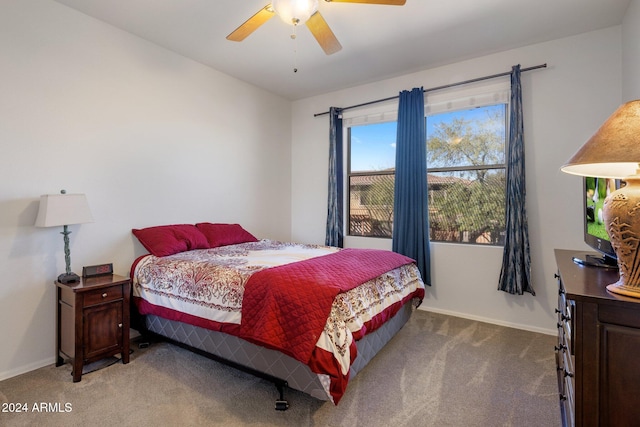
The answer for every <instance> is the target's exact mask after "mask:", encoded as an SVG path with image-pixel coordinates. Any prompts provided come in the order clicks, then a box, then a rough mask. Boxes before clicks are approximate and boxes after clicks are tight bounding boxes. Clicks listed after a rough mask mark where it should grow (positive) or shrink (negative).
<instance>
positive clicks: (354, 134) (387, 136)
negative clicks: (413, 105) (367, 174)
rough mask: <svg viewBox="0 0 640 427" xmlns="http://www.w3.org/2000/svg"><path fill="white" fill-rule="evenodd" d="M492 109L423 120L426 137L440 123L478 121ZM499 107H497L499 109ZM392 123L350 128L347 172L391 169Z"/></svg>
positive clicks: (472, 110)
mask: <svg viewBox="0 0 640 427" xmlns="http://www.w3.org/2000/svg"><path fill="white" fill-rule="evenodd" d="M491 108H496V106H489V107H479V108H473V109H470V110H459V111H453V112H450V113H442V114H436V115H433V116H429V117H428V118H427V138H429V135H432V134H433V132H434V129H435V126H437V125H438V124H440V123H450V122H451V121H452V120H453V119H455V118H456V117H460V116H463V117H465V118H466V119H471V120H473V119H478V118H483V117H486V114H487V110H488V109H491ZM498 108H502V105H501V104H500V107H498ZM396 131H397V126H396V122H385V123H374V124H367V125H359V126H353V127H351V171H352V172H364V171H372V170H383V169H389V168H393V167H394V165H395V156H396Z"/></svg>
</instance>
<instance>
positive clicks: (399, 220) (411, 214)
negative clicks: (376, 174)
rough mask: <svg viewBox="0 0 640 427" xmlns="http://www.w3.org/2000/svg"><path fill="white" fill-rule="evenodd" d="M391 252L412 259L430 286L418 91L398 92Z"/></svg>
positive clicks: (421, 94)
mask: <svg viewBox="0 0 640 427" xmlns="http://www.w3.org/2000/svg"><path fill="white" fill-rule="evenodd" d="M392 249H393V251H394V252H398V253H401V254H403V255H406V256H408V257H411V258H413V259H415V260H416V262H417V264H418V269H419V270H420V273H421V274H422V279H423V281H424V283H425V284H427V285H429V286H431V262H430V251H429V211H428V210H427V134H426V124H425V116H424V91H423V89H422V88H414V89H412V90H411V91H410V92H409V91H402V92H400V101H399V105H398V133H397V139H396V180H395V193H394V207H393V241H392Z"/></svg>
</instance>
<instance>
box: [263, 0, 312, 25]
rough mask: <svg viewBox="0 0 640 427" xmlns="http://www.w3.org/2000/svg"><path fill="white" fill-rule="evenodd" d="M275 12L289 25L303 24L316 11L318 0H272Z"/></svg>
mask: <svg viewBox="0 0 640 427" xmlns="http://www.w3.org/2000/svg"><path fill="white" fill-rule="evenodd" d="M271 5H272V6H273V9H274V10H275V11H276V14H277V15H278V16H279V17H280V19H282V20H283V21H284V22H286V23H287V24H290V25H298V24H304V23H305V22H307V20H308V19H309V18H310V17H311V15H313V14H314V13H316V12H317V11H318V0H273V1H272V2H271Z"/></svg>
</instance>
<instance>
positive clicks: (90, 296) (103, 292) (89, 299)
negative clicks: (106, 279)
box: [84, 285, 123, 307]
mask: <svg viewBox="0 0 640 427" xmlns="http://www.w3.org/2000/svg"><path fill="white" fill-rule="evenodd" d="M122 296H123V293H122V285H115V286H109V287H107V288H102V289H96V290H93V291H88V292H86V293H85V294H84V307H89V306H92V305H96V304H102V303H106V302H110V301H116V300H119V299H122Z"/></svg>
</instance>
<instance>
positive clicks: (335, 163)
mask: <svg viewBox="0 0 640 427" xmlns="http://www.w3.org/2000/svg"><path fill="white" fill-rule="evenodd" d="M343 205H344V202H343V163H342V109H341V108H336V107H331V108H330V109H329V196H328V203H327V232H326V237H325V245H327V246H337V247H339V248H341V247H343V246H344V231H343V230H344V224H343V218H342V217H343Z"/></svg>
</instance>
